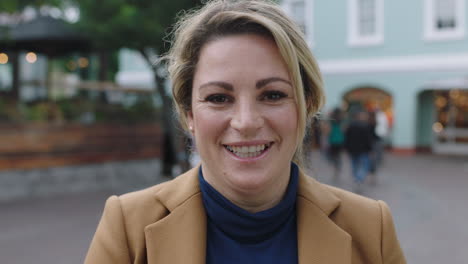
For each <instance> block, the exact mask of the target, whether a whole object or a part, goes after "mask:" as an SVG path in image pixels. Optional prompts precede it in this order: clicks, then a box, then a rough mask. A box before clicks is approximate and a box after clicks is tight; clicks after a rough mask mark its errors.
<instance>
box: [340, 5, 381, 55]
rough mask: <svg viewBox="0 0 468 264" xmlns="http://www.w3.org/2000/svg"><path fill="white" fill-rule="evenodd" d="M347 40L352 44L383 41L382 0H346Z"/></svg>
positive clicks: (369, 43) (372, 43) (358, 44)
mask: <svg viewBox="0 0 468 264" xmlns="http://www.w3.org/2000/svg"><path fill="white" fill-rule="evenodd" d="M348 42H349V44H350V45H352V46H360V45H364V46H367V45H378V44H381V43H382V42H383V0H348Z"/></svg>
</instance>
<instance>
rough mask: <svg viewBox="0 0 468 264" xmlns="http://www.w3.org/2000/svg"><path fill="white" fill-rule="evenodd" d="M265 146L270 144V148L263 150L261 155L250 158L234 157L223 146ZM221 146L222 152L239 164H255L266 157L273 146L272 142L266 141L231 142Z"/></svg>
mask: <svg viewBox="0 0 468 264" xmlns="http://www.w3.org/2000/svg"><path fill="white" fill-rule="evenodd" d="M262 144H264V145H267V144H270V147H269V148H267V149H265V150H264V151H263V152H262V154H260V155H259V156H257V157H250V158H241V157H239V156H237V155H235V154H234V153H232V152H231V151H229V150H228V149H227V148H226V147H225V146H227V145H229V146H236V147H241V146H255V145H262ZM222 145H223V149H224V151H226V152H227V153H228V154H229V156H231V157H232V158H233V159H235V160H237V161H240V162H246V163H252V162H256V161H258V160H260V159H263V158H264V157H265V156H266V155H268V153H270V150H271V147H272V146H273V145H274V141H267V140H259V141H248V142H246V141H243V142H233V143H228V144H222Z"/></svg>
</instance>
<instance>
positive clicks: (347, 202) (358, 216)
mask: <svg viewBox="0 0 468 264" xmlns="http://www.w3.org/2000/svg"><path fill="white" fill-rule="evenodd" d="M321 186H322V187H323V188H324V189H326V190H327V191H329V192H330V193H332V194H333V195H334V196H336V197H337V198H338V199H339V200H340V204H339V206H337V207H336V209H335V210H334V211H333V212H331V214H330V215H329V217H330V219H331V220H332V221H333V222H334V223H335V224H336V225H337V226H339V227H340V228H341V229H343V230H344V231H345V232H347V233H348V234H349V235H350V236H351V237H352V241H353V247H354V248H355V249H357V250H358V252H360V253H356V256H355V257H356V258H361V259H362V260H364V259H365V256H367V257H372V258H376V259H382V260H385V261H384V262H385V263H405V258H404V255H403V252H402V250H401V247H400V244H399V241H398V238H397V234H396V230H395V226H394V223H393V217H392V214H391V212H390V209H389V207H388V206H387V204H386V203H385V202H384V201H380V200H373V199H370V198H367V197H364V196H361V195H357V194H355V193H352V192H349V191H346V190H342V189H339V188H336V187H332V186H329V185H325V184H321ZM364 262H366V261H364Z"/></svg>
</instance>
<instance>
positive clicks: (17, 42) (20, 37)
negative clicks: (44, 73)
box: [0, 16, 91, 56]
mask: <svg viewBox="0 0 468 264" xmlns="http://www.w3.org/2000/svg"><path fill="white" fill-rule="evenodd" d="M2 31H3V33H2ZM90 46H91V45H90V42H89V40H88V39H87V38H86V37H84V36H83V34H81V33H80V32H78V31H77V30H76V29H75V28H74V27H73V26H72V25H70V24H68V23H67V22H65V21H63V20H60V19H55V18H52V17H48V16H40V17H38V18H36V19H34V20H31V21H29V22H26V23H22V24H18V25H16V26H14V27H11V28H10V29H9V30H7V32H5V30H1V29H0V49H2V48H3V49H6V50H25V51H34V52H38V53H44V54H47V55H51V56H54V55H63V54H66V53H70V52H73V51H87V50H89V49H90Z"/></svg>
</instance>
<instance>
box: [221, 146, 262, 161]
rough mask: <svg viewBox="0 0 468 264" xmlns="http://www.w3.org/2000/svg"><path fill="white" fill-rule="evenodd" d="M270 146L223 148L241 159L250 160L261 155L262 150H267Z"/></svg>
mask: <svg viewBox="0 0 468 264" xmlns="http://www.w3.org/2000/svg"><path fill="white" fill-rule="evenodd" d="M269 146H270V144H262V145H254V146H227V145H226V146H225V147H226V148H227V149H228V150H229V151H231V152H232V153H234V154H235V155H236V156H238V157H241V158H252V157H256V156H259V155H260V154H262V152H263V150H265V149H266V148H268V147H269Z"/></svg>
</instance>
